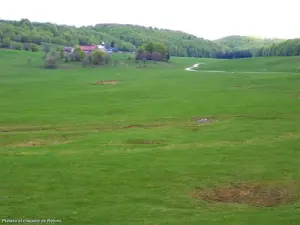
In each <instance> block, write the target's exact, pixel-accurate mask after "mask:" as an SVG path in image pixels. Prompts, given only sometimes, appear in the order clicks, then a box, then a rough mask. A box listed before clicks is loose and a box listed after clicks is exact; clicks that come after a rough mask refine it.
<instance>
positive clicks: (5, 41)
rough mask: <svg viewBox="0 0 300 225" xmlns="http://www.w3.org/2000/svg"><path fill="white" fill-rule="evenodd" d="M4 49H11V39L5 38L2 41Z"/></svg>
mask: <svg viewBox="0 0 300 225" xmlns="http://www.w3.org/2000/svg"><path fill="white" fill-rule="evenodd" d="M2 47H3V48H10V47H11V40H10V38H9V37H5V38H4V39H3V40H2Z"/></svg>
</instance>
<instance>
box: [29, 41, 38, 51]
mask: <svg viewBox="0 0 300 225" xmlns="http://www.w3.org/2000/svg"><path fill="white" fill-rule="evenodd" d="M29 49H30V50H31V51H32V52H38V51H39V46H38V45H37V44H34V43H30V44H29Z"/></svg>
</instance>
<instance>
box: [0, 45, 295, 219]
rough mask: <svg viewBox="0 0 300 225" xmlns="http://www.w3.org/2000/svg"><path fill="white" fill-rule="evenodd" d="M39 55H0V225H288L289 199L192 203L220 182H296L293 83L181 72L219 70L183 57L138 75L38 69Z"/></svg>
mask: <svg viewBox="0 0 300 225" xmlns="http://www.w3.org/2000/svg"><path fill="white" fill-rule="evenodd" d="M28 56H30V57H31V58H32V62H33V65H31V66H28V65H27V58H28ZM40 57H41V55H40V54H39V53H37V54H34V53H32V54H31V53H25V52H14V51H1V52H0V85H1V86H0V99H1V102H0V105H1V112H0V132H1V133H0V155H1V156H0V171H1V172H0V179H1V183H0V197H1V201H0V217H1V219H2V218H11V219H14V218H24V219H27V218H57V219H62V220H63V224H70V225H71V224H72V225H75V224H120V225H121V224H124V225H125V224H126V225H127V224H178V225H182V224H207V225H219V224H224V225H226V224H228V225H231V224H239V225H242V224H243V225H248V224H249V225H250V224H251V225H252V224H262V225H266V224H270V225H271V224H272V225H282V224H294V225H298V224H299V223H300V216H299V215H300V211H299V209H300V201H299V200H298V201H296V202H293V203H289V204H286V205H279V206H276V207H266V208H264V207H254V206H251V205H246V204H233V203H214V202H206V201H204V200H202V199H200V198H195V197H194V196H193V193H194V191H195V190H198V189H201V188H214V187H220V186H221V187H222V185H224V186H226V185H227V184H229V183H247V184H251V183H261V184H266V183H267V184H268V183H272V182H281V183H283V184H289V183H297V182H299V180H300V171H299V165H300V152H299V149H300V122H299V121H300V120H299V119H300V113H299V112H300V104H299V101H300V99H299V86H300V79H299V75H297V74H290V73H276V74H264V73H259V74H244V73H235V74H221V73H205V72H199V73H198V72H187V71H184V68H185V67H187V66H190V65H193V64H194V63H197V62H199V61H200V62H202V61H206V62H207V65H209V64H208V63H215V64H216V65H217V63H219V61H218V60H212V59H186V58H174V59H172V60H171V62H170V63H168V64H165V63H148V64H147V65H146V68H144V69H139V68H136V64H135V63H134V62H132V60H129V62H128V61H127V60H126V56H125V57H124V58H123V59H122V56H121V55H118V56H117V57H118V59H121V60H122V63H119V64H118V65H117V66H116V67H115V66H106V67H104V68H81V67H74V68H73V67H71V68H69V69H60V70H44V69H41V68H39V63H40ZM114 57H115V56H114ZM287 59H291V60H293V58H288V57H287ZM253 60H256V59H253ZM260 60H264V59H260ZM273 60H275V61H276V60H277V59H276V58H274V59H273ZM243 66H244V71H248V69H249V65H248V63H245V64H239V68H240V70H242V67H243ZM276 68H277V69H278V71H282V70H280V69H279V66H277V67H276ZM282 68H285V67H284V66H282ZM221 69H222V68H221V67H220V70H221ZM250 69H251V68H250ZM255 69H256V68H255ZM218 70H219V69H218ZM222 70H226V68H223V69H222ZM253 70H254V68H253ZM268 70H272V71H274V70H275V69H274V68H273V67H270V68H268ZM97 80H117V81H120V83H118V84H115V85H92V83H94V82H96V81H97ZM206 117H207V118H208V117H209V118H210V119H211V122H210V123H205V124H199V123H197V122H196V120H197V119H199V118H206ZM297 194H300V192H299V190H298V192H297Z"/></svg>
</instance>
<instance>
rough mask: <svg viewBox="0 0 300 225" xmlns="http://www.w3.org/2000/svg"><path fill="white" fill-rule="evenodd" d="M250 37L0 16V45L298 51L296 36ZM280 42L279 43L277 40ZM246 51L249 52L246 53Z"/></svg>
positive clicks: (204, 52)
mask: <svg viewBox="0 0 300 225" xmlns="http://www.w3.org/2000/svg"><path fill="white" fill-rule="evenodd" d="M280 41H282V40H272V39H270V40H266V39H255V38H254V39H253V38H249V37H243V36H230V37H225V38H223V39H219V40H216V41H209V40H205V39H202V38H198V37H196V36H194V35H190V34H187V33H184V32H181V31H172V30H166V29H158V28H153V27H143V26H136V25H121V24H98V25H96V26H86V27H79V28H77V27H75V26H67V25H57V24H52V23H38V22H31V21H29V20H28V19H22V20H20V21H6V20H0V47H3V48H13V49H19V50H21V49H24V50H30V51H37V50H38V49H39V48H40V47H39V46H42V45H45V44H47V45H56V46H57V45H58V46H72V47H74V46H77V45H90V44H101V43H102V42H104V43H106V44H107V46H109V45H111V43H114V47H116V48H117V49H119V50H121V51H128V52H136V50H137V49H138V47H139V46H141V45H144V44H147V43H151V42H152V43H158V42H159V43H162V44H163V45H164V46H166V48H167V49H168V53H169V55H171V56H181V57H203V58H226V59H231V58H245V57H251V54H252V56H253V57H256V56H258V57H259V56H292V55H299V52H300V50H299V39H294V40H288V41H285V42H280ZM279 42H280V43H279ZM244 49H246V50H244ZM249 51H250V53H251V54H250V53H249Z"/></svg>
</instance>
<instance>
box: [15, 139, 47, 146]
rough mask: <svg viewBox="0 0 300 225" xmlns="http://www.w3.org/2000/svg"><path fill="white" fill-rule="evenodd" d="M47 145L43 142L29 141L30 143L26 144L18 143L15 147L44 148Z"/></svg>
mask: <svg viewBox="0 0 300 225" xmlns="http://www.w3.org/2000/svg"><path fill="white" fill-rule="evenodd" d="M44 144H45V143H44V142H42V141H39V140H37V141H28V142H24V143H18V144H15V145H13V146H14V147H32V146H42V145H44Z"/></svg>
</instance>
